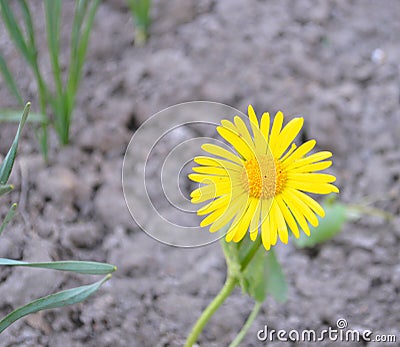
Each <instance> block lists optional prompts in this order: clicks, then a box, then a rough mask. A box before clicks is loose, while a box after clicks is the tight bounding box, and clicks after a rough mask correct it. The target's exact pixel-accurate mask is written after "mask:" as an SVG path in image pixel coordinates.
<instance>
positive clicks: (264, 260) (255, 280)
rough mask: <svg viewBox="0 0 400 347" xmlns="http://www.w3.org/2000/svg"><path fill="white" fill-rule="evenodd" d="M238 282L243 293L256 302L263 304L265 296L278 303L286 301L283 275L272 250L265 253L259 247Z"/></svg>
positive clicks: (285, 285) (285, 286)
mask: <svg viewBox="0 0 400 347" xmlns="http://www.w3.org/2000/svg"><path fill="white" fill-rule="evenodd" d="M240 282H241V286H242V289H243V291H244V292H246V293H248V294H249V295H250V296H251V297H253V298H254V300H256V301H258V302H263V301H264V300H265V297H266V295H267V294H271V295H272V296H273V297H274V299H275V300H277V301H279V302H284V301H285V300H286V299H287V284H286V279H285V275H284V273H283V271H282V268H281V266H280V264H279V262H278V260H277V259H276V256H275V253H274V251H273V250H270V251H268V252H267V251H266V250H265V249H264V248H263V247H259V249H258V251H257V252H256V254H255V255H254V257H253V259H252V260H251V262H250V263H249V265H248V266H247V267H246V269H245V270H244V272H243V274H242V279H241V281H240Z"/></svg>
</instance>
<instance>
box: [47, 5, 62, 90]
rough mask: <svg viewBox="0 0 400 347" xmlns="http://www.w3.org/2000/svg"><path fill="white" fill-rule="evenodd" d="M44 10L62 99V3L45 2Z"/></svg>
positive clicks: (50, 48) (53, 66) (48, 42)
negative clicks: (60, 56) (60, 53)
mask: <svg viewBox="0 0 400 347" xmlns="http://www.w3.org/2000/svg"><path fill="white" fill-rule="evenodd" d="M44 9H45V15H46V30H47V44H48V47H49V53H50V61H51V65H52V68H53V76H54V82H55V86H56V90H57V96H58V97H60V96H61V95H62V81H61V70H60V64H59V51H60V18H61V1H60V0H45V2H44Z"/></svg>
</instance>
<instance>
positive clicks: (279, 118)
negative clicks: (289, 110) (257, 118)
mask: <svg viewBox="0 0 400 347" xmlns="http://www.w3.org/2000/svg"><path fill="white" fill-rule="evenodd" d="M282 124H283V113H282V112H280V111H279V112H277V114H276V115H275V118H274V122H273V123H272V129H271V135H270V137H269V147H270V149H271V152H272V154H274V156H275V153H276V150H277V149H278V141H279V133H280V132H281V129H282Z"/></svg>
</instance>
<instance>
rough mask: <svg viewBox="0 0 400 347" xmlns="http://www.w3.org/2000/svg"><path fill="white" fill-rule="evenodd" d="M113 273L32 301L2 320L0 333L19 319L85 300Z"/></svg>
mask: <svg viewBox="0 0 400 347" xmlns="http://www.w3.org/2000/svg"><path fill="white" fill-rule="evenodd" d="M110 277H111V275H107V276H106V277H104V278H103V279H102V280H100V281H98V282H96V283H93V284H91V285H86V286H81V287H77V288H73V289H67V290H64V291H61V292H58V293H55V294H51V295H48V296H45V297H43V298H40V299H37V300H35V301H32V302H31V303H29V304H27V305H24V306H22V307H20V308H17V309H16V310H15V311H13V312H11V313H10V314H8V315H7V316H6V317H4V318H3V319H2V320H1V321H0V333H1V332H2V331H4V329H6V328H7V327H9V326H10V325H11V324H12V323H14V322H15V321H17V320H18V319H20V318H22V317H24V316H26V315H28V314H31V313H35V312H38V311H43V310H48V309H53V308H57V307H63V306H67V305H72V304H76V303H78V302H81V301H83V300H85V299H86V298H87V297H89V296H90V295H92V294H93V293H95V292H96V291H97V290H98V289H99V288H100V286H101V285H102V284H103V283H104V282H105V281H107V280H108V279H109V278H110Z"/></svg>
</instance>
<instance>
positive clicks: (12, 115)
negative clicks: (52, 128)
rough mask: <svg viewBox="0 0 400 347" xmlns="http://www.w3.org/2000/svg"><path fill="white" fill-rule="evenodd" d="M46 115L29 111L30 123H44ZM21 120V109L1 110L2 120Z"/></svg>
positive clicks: (0, 117)
mask: <svg viewBox="0 0 400 347" xmlns="http://www.w3.org/2000/svg"><path fill="white" fill-rule="evenodd" d="M46 119H47V118H46V116H45V115H44V114H41V113H32V112H30V113H29V118H28V120H27V121H28V123H29V122H33V123H44V122H46ZM20 120H21V111H16V110H0V122H7V123H8V122H19V121H20Z"/></svg>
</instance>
